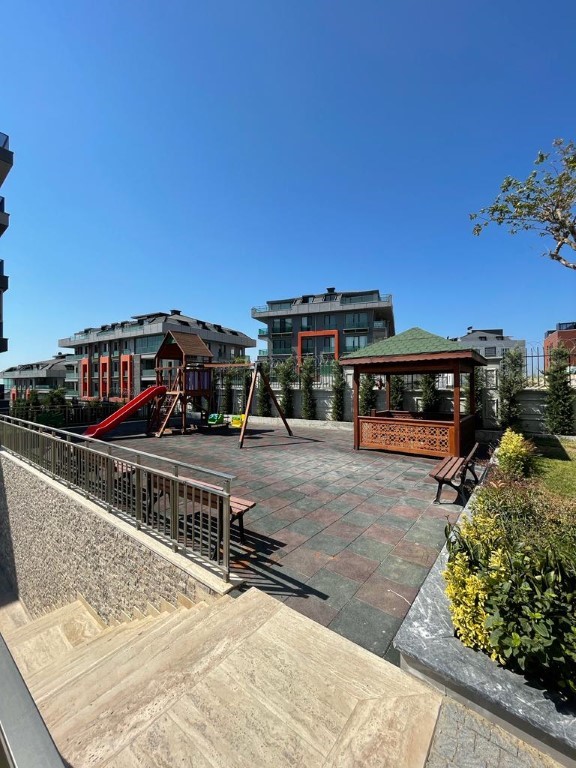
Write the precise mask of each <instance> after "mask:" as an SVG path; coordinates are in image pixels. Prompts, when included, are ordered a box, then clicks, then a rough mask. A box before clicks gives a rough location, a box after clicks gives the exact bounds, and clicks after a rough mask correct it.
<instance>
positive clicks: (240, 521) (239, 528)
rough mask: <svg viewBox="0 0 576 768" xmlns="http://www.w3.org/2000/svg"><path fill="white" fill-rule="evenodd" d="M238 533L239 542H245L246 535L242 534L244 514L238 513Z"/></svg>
mask: <svg viewBox="0 0 576 768" xmlns="http://www.w3.org/2000/svg"><path fill="white" fill-rule="evenodd" d="M238 533H239V534H240V544H246V536H244V515H238Z"/></svg>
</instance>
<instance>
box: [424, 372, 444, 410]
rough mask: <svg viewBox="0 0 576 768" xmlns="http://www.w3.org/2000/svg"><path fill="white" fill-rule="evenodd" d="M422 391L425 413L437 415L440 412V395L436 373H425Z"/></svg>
mask: <svg viewBox="0 0 576 768" xmlns="http://www.w3.org/2000/svg"><path fill="white" fill-rule="evenodd" d="M420 389H421V390H422V410H423V411H424V413H435V412H436V411H439V410H440V393H439V392H438V385H437V382H436V375H435V374H434V373H424V374H423V375H422V376H421V377H420Z"/></svg>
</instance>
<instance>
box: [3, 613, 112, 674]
mask: <svg viewBox="0 0 576 768" xmlns="http://www.w3.org/2000/svg"><path fill="white" fill-rule="evenodd" d="M101 632H102V626H101V625H100V624H99V623H98V622H97V621H96V619H95V618H94V617H93V616H92V615H91V614H90V613H89V612H88V611H87V610H86V608H85V607H84V606H83V605H82V603H81V602H80V601H79V600H76V601H74V602H73V603H70V604H69V605H66V606H64V607H63V608H59V609H58V610H56V611H53V612H52V613H49V614H46V615H45V616H41V617H40V618H39V619H35V620H34V621H31V622H30V623H29V624H26V625H24V626H23V627H20V628H19V629H16V630H14V631H13V632H9V633H7V634H6V636H5V639H6V643H7V644H8V647H9V649H10V652H11V653H12V656H13V657H14V661H15V662H16V664H17V665H18V668H19V669H20V672H21V673H22V675H23V676H24V677H25V678H26V677H28V676H30V675H32V674H33V673H34V672H37V671H38V670H40V669H42V668H43V667H46V666H48V665H49V664H51V663H52V662H53V661H55V660H56V659H58V658H61V657H62V656H65V655H66V654H67V653H69V651H70V650H71V649H72V648H74V647H75V646H77V645H80V644H81V643H83V642H84V641H85V640H88V639H90V638H93V637H95V636H96V635H98V634H100V633H101Z"/></svg>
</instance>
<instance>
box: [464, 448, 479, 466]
mask: <svg viewBox="0 0 576 768" xmlns="http://www.w3.org/2000/svg"><path fill="white" fill-rule="evenodd" d="M478 445H479V444H478V443H474V447H473V448H472V450H471V451H470V453H469V454H468V456H466V458H465V459H464V468H466V467H467V466H468V465H469V464H471V463H472V461H473V459H474V456H475V455H476V451H477V450H478Z"/></svg>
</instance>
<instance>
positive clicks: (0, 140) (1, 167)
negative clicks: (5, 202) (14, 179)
mask: <svg viewBox="0 0 576 768" xmlns="http://www.w3.org/2000/svg"><path fill="white" fill-rule="evenodd" d="M13 165H14V153H13V152H10V148H9V139H8V136H7V135H6V134H5V133H0V186H1V185H2V184H3V183H4V180H5V178H6V176H8V174H9V173H10V170H11V168H12V166H13Z"/></svg>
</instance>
